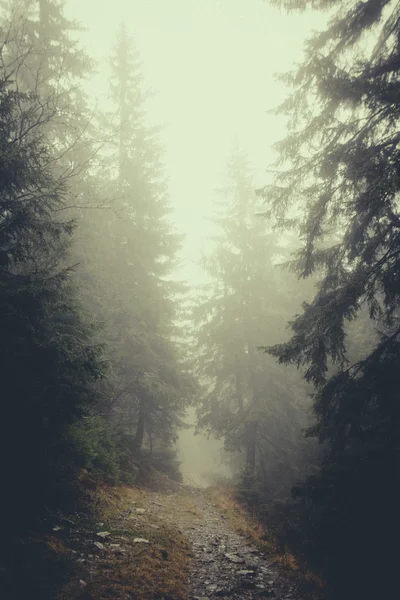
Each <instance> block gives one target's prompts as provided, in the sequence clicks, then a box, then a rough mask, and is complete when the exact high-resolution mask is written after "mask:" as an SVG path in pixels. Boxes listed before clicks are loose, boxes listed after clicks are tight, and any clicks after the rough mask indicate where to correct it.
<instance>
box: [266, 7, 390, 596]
mask: <svg viewBox="0 0 400 600" xmlns="http://www.w3.org/2000/svg"><path fill="white" fill-rule="evenodd" d="M281 4H283V5H284V6H286V7H287V8H289V9H304V8H307V7H309V6H313V7H315V8H321V9H323V8H326V9H328V8H329V9H331V10H332V11H333V16H332V18H331V20H330V22H329V24H328V26H327V28H326V30H325V31H322V32H319V33H316V34H315V35H314V36H313V37H312V38H311V39H310V40H309V41H308V43H307V46H306V56H305V61H304V63H303V64H302V65H301V66H300V67H299V68H298V70H297V71H296V72H295V73H291V74H288V75H287V76H285V77H284V79H285V80H286V81H287V83H288V85H289V86H291V88H292V90H293V91H292V92H291V93H290V95H289V97H288V99H287V100H286V101H285V102H284V103H283V105H282V106H281V107H280V111H281V112H282V113H283V114H286V115H289V116H290V122H289V123H290V124H289V134H288V136H287V138H286V139H285V140H284V141H282V142H281V143H280V144H278V150H279V151H280V170H279V174H278V175H277V177H276V180H275V181H274V182H273V183H272V184H271V185H269V186H266V187H265V188H264V189H263V190H262V196H263V198H264V199H265V201H266V203H267V204H268V205H269V212H271V211H272V212H273V214H274V215H275V216H276V217H277V219H278V221H279V224H280V225H281V226H282V227H287V226H288V225H290V224H295V225H296V226H297V229H298V232H299V235H300V237H301V240H302V248H301V250H300V251H299V252H298V254H297V256H296V257H295V260H294V263H293V266H294V268H295V269H296V270H297V272H298V273H299V275H300V276H301V277H307V276H309V275H310V274H312V273H313V272H315V270H316V269H320V271H321V272H322V273H323V276H322V279H321V282H320V286H319V290H318V292H317V294H316V295H315V297H314V299H313V300H312V302H310V303H305V304H304V305H303V312H302V314H301V315H299V316H297V317H295V319H294V320H293V322H292V323H291V328H292V331H293V335H292V338H291V340H290V341H289V342H287V343H285V344H279V345H275V346H272V347H270V348H269V353H270V354H271V355H273V356H275V357H277V358H278V360H279V361H280V362H281V363H286V364H295V365H297V366H300V367H303V366H304V367H305V368H306V372H305V377H306V379H307V381H309V382H311V383H312V384H313V385H314V387H315V396H314V407H315V413H316V416H317V419H318V423H317V426H316V427H314V428H313V429H312V430H311V431H310V434H313V435H316V436H318V438H319V440H320V441H322V442H327V443H328V444H329V449H330V450H329V452H328V454H327V456H326V458H325V459H324V461H323V463H322V465H321V470H320V471H319V473H318V474H316V475H315V476H313V477H311V478H309V479H307V480H306V481H305V483H304V484H303V485H302V486H300V487H299V488H298V489H297V491H296V493H297V494H298V496H300V497H301V498H303V499H304V503H305V507H306V508H305V512H306V514H307V522H308V523H309V526H308V530H307V532H306V537H307V539H308V547H309V548H311V549H312V552H313V556H314V558H315V561H316V563H317V564H318V565H319V566H320V567H321V568H323V569H324V571H325V573H326V574H327V576H328V578H329V581H330V583H331V585H332V587H333V588H334V589H335V590H336V592H337V593H340V597H342V598H343V597H346V598H347V597H354V596H355V595H356V596H358V597H360V596H362V597H364V598H367V597H368V598H369V597H376V596H380V597H385V598H386V597H389V596H390V593H391V591H392V590H391V586H392V585H393V583H394V582H393V577H392V575H394V571H392V567H393V565H392V557H393V554H392V548H391V547H390V543H389V544H388V537H390V536H389V531H390V530H391V531H392V532H393V539H395V538H396V535H397V533H398V531H399V530H398V528H397V523H398V516H397V509H396V507H395V500H394V499H395V498H396V496H397V492H396V490H398V489H399V486H400V480H399V473H400V471H399V456H400V454H399V453H400V446H399V443H400V419H399V417H400V413H399V403H398V400H397V395H398V394H397V387H398V383H397V373H398V365H399V359H400V340H399V334H400V328H399V322H398V304H399V277H398V271H399V256H400V254H399V252H400V245H399V240H400V237H399V223H400V221H399V206H398V195H399V186H400V179H399V172H398V162H399V132H398V130H399V120H398V112H399V103H398V86H399V84H398V72H399V64H400V63H399V56H400V54H399V49H400V48H399V40H400V37H399V23H400V21H399V6H398V3H397V2H392V1H389V0H384V1H377V0H367V1H365V2H351V3H350V2H344V1H337V2H325V1H324V2H306V1H304V2H303V1H293V2H283V3H281ZM294 216H295V217H296V218H295V219H293V217H294ZM332 239H334V242H332ZM365 310H367V311H368V313H369V319H370V320H371V322H373V323H374V326H375V328H376V331H377V335H376V336H375V337H374V336H373V335H371V333H370V332H371V330H372V326H371V325H370V324H369V323H368V320H369V319H368V318H367V319H366V318H365V316H364V317H363V318H364V323H365V322H367V323H368V324H367V329H366V331H365V333H364V336H363V335H361V337H364V340H365V341H366V342H368V343H367V344H365V350H366V352H364V353H363V352H361V351H359V352H358V353H354V351H353V352H351V353H349V342H350V344H351V333H349V331H348V323H349V322H352V321H354V320H355V319H357V318H358V317H359V315H360V312H361V311H364V313H363V314H364V315H365ZM353 348H354V343H353ZM357 354H358V355H357ZM395 524H396V528H395V530H393V526H394V525H395Z"/></svg>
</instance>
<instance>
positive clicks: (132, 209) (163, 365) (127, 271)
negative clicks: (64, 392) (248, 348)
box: [83, 28, 190, 469]
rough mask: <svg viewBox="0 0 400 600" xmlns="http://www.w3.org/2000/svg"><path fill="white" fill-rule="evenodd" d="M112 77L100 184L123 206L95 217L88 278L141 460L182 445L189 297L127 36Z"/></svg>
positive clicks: (120, 403) (114, 382) (115, 407)
mask: <svg viewBox="0 0 400 600" xmlns="http://www.w3.org/2000/svg"><path fill="white" fill-rule="evenodd" d="M111 67H112V79H111V100H112V101H113V105H114V111H113V112H111V113H110V114H109V115H107V122H108V126H109V131H110V136H109V137H110V144H109V146H108V147H107V149H106V153H105V160H104V165H105V169H104V172H103V176H102V177H100V178H99V181H101V182H102V183H101V185H102V186H103V190H104V191H105V192H104V193H105V195H108V196H113V197H116V198H117V201H116V203H115V207H114V208H115V210H113V211H108V212H107V211H103V213H102V214H100V213H96V214H93V213H91V214H90V215H89V219H88V221H87V226H86V230H85V231H86V232H87V237H85V256H84V263H83V267H84V269H83V272H84V276H85V277H86V278H87V279H86V286H87V289H88V290H90V292H89V295H88V298H87V303H88V305H89V302H90V307H91V310H93V311H94V314H96V316H97V318H98V319H99V320H100V321H101V322H102V323H104V340H105V341H106V343H107V346H108V350H107V352H108V358H109V361H110V366H111V377H110V379H109V382H108V385H109V387H108V391H107V393H108V395H109V397H110V403H109V414H110V416H111V418H112V420H113V422H114V423H115V424H116V426H117V428H118V429H119V430H120V435H121V437H122V440H124V441H123V444H122V445H123V453H124V452H125V454H126V451H127V450H128V453H127V458H129V456H134V457H136V458H137V457H138V456H139V455H140V454H143V452H142V451H143V449H144V448H146V453H147V452H148V453H151V452H152V450H153V447H154V448H157V446H159V447H166V446H169V444H170V443H171V442H173V441H174V439H175V437H176V431H177V427H178V426H179V424H180V422H181V417H182V415H183V413H184V406H185V403H186V399H187V398H188V396H189V394H190V392H189V389H188V385H189V387H190V384H189V380H190V378H189V377H188V376H187V374H186V373H185V369H184V368H183V365H182V364H181V353H180V350H179V348H178V344H177V343H176V340H175V337H176V334H177V328H176V326H175V322H176V315H177V307H178V296H177V294H179V293H181V287H180V286H179V285H178V284H176V283H175V282H173V281H172V279H171V274H172V271H173V269H174V268H175V253H176V250H177V249H178V247H179V243H180V238H179V236H177V235H176V234H174V233H173V232H172V225H171V223H170V222H169V219H168V217H169V214H170V206H169V202H168V198H167V189H166V184H165V181H164V176H163V173H162V165H161V149H160V144H159V141H158V138H157V133H158V131H157V129H156V128H151V127H150V126H148V125H147V122H146V115H145V100H146V92H145V88H144V81H143V77H142V73H141V64H140V59H139V56H138V53H137V52H136V50H135V49H134V46H133V44H132V42H131V40H129V37H128V35H127V33H126V31H125V29H124V28H121V30H120V32H119V34H118V42H117V45H116V49H115V51H114V53H113V55H112V58H111ZM93 292H94V293H93ZM127 468H128V469H129V461H128V462H127Z"/></svg>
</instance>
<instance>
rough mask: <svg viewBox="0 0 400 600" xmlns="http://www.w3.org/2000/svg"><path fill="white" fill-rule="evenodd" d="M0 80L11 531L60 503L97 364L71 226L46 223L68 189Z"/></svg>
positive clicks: (3, 351) (5, 458)
mask: <svg viewBox="0 0 400 600" xmlns="http://www.w3.org/2000/svg"><path fill="white" fill-rule="evenodd" d="M0 78H1V79H0V127H1V135H0V144H1V149H0V186H1V193H0V320H1V331H2V336H1V344H0V364H1V373H2V377H1V379H2V419H1V433H0V440H1V442H0V443H1V452H0V454H1V465H2V468H1V471H2V483H3V486H4V490H5V493H4V494H3V500H5V504H6V507H5V510H4V511H3V512H2V516H3V517H4V518H5V521H6V522H5V523H4V526H7V524H10V522H11V523H12V526H13V527H14V529H15V528H16V522H15V521H14V520H13V519H11V520H10V516H11V515H18V523H19V524H20V525H21V526H23V525H24V524H26V522H27V521H28V520H29V518H30V517H31V516H32V515H37V514H38V513H40V511H42V510H43V508H44V505H45V504H47V505H48V506H50V505H54V504H56V505H59V503H60V502H61V498H60V497H59V496H58V495H57V494H58V492H57V489H58V487H59V486H61V487H63V486H64V485H67V484H68V483H71V478H72V475H73V468H74V467H76V466H77V465H79V464H82V463H81V459H82V457H80V456H79V453H77V449H76V448H74V442H73V438H72V436H71V434H70V427H71V426H72V425H73V424H74V423H76V422H77V421H78V420H79V419H81V418H82V417H83V415H84V414H85V413H86V411H87V410H88V409H89V407H90V406H91V405H92V404H93V403H94V401H95V398H94V392H93V383H94V381H95V380H96V379H98V378H99V377H101V375H102V370H103V367H102V364H101V362H100V360H99V354H100V350H99V348H97V347H95V346H92V345H90V341H89V331H88V328H87V327H86V326H85V324H84V323H83V322H82V319H81V317H80V313H79V307H78V305H77V301H76V295H75V291H74V289H73V287H72V286H71V281H70V279H71V277H70V271H69V270H68V269H66V268H64V267H63V266H62V265H63V263H64V261H65V258H66V254H67V252H68V247H69V244H70V238H71V234H72V231H73V226H74V224H73V222H71V221H69V220H66V221H63V220H62V219H60V218H55V214H60V213H59V212H58V211H60V209H62V208H63V207H64V206H65V205H66V203H68V200H69V191H68V188H67V187H66V185H65V182H64V181H63V180H60V179H57V178H56V177H55V176H54V174H53V172H52V161H51V152H50V146H49V141H48V139H47V138H46V136H45V135H44V134H43V126H45V125H46V123H47V122H48V121H49V119H51V115H49V114H48V113H47V111H46V107H44V106H43V104H42V103H41V101H40V99H39V98H38V97H37V96H35V95H34V94H32V93H24V92H21V91H18V88H17V86H16V84H15V80H14V79H13V76H12V74H10V73H9V72H8V70H7V68H6V65H4V64H3V65H2V69H1V70H0ZM26 490H29V506H28V505H27V503H26V493H25V492H26ZM63 490H64V493H65V488H63Z"/></svg>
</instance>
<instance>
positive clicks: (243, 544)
mask: <svg viewBox="0 0 400 600" xmlns="http://www.w3.org/2000/svg"><path fill="white" fill-rule="evenodd" d="M92 502H94V504H95V505H96V509H95V518H94V519H93V517H91V518H90V519H89V518H88V517H85V516H84V515H82V514H79V513H77V514H75V515H74V514H72V515H69V517H68V518H66V517H62V518H60V519H59V521H58V522H57V521H54V522H53V523H52V524H51V533H49V534H48V535H46V536H45V538H44V539H43V540H42V544H43V542H44V543H45V544H46V547H47V550H48V552H51V553H52V555H53V558H52V561H51V564H52V565H53V566H51V568H50V576H49V574H48V573H47V578H50V580H51V579H52V578H53V579H56V581H54V582H53V583H54V584H55V587H54V586H53V588H52V591H51V590H50V587H52V586H50V587H49V583H51V581H50V582H49V581H48V579H47V580H46V575H44V574H40V577H39V574H37V578H36V579H35V578H34V579H33V581H32V583H31V584H30V585H29V588H30V594H29V597H30V598H31V599H33V598H36V597H37V598H40V600H47V599H49V600H106V599H113V600H211V599H212V600H214V599H217V598H229V599H231V600H239V599H240V600H247V599H256V598H272V599H275V600H289V599H290V600H292V599H293V600H300V598H305V597H306V598H307V600H308V599H309V598H314V597H315V598H316V597H319V596H318V594H314V592H315V591H316V592H318V593H319V591H318V589H317V588H318V584H319V582H318V580H317V579H313V577H312V576H311V575H310V574H308V575H307V573H305V574H304V573H301V576H300V575H299V569H298V565H297V563H296V561H295V560H294V558H293V557H291V556H289V555H283V556H282V555H279V554H277V553H276V552H275V550H274V548H273V545H272V544H271V542H270V541H269V539H268V537H269V536H268V534H266V532H265V530H264V529H263V528H262V527H261V526H260V525H259V524H258V523H257V522H256V521H255V520H253V519H252V518H251V517H250V516H249V515H248V514H246V512H245V511H244V509H243V507H241V506H240V505H238V503H237V502H236V501H235V500H234V498H233V496H232V495H231V493H230V492H229V490H226V489H223V488H217V487H212V488H205V489H202V488H195V487H191V486H186V485H181V484H178V483H175V482H172V481H170V480H169V479H167V478H164V476H162V477H161V478H158V480H157V484H156V485H154V482H153V485H152V486H150V487H140V488H136V487H117V488H110V487H109V486H105V485H100V486H97V487H96V491H95V492H94V493H93V497H92ZM54 557H58V559H59V562H61V564H63V565H64V567H65V566H66V567H67V568H65V569H64V571H63V574H62V577H61V575H59V574H58V573H61V570H60V569H59V568H58V567H57V564H58V563H57V561H55V560H54ZM54 566H56V567H57V568H54ZM21 576H22V574H20V578H21ZM304 582H306V584H307V585H308V587H309V590H310V594H307V595H306V596H304V595H303V594H301V593H300V592H299V590H300V588H303V590H304V585H300V586H299V583H301V584H304ZM310 586H311V587H310ZM56 588H57V592H55V589H56ZM14 589H15V587H14ZM24 597H25V596H24ZM12 598H14V595H13V596H12ZM15 598H18V600H19V596H18V595H17V594H16V595H15ZM21 598H22V596H21ZM10 600H11V596H10Z"/></svg>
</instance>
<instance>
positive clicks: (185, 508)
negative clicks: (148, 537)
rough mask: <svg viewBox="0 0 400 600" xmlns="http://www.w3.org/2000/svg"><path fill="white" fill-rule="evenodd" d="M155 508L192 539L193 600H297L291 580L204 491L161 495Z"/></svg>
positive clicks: (154, 505) (191, 489) (190, 599)
mask: <svg viewBox="0 0 400 600" xmlns="http://www.w3.org/2000/svg"><path fill="white" fill-rule="evenodd" d="M152 510H153V511H154V512H156V513H158V515H159V516H160V517H161V518H163V519H164V520H166V521H167V522H169V523H170V524H173V525H174V526H175V527H177V528H178V529H179V530H180V531H181V532H183V533H184V534H185V535H186V536H187V537H188V539H189V540H190V543H191V545H192V555H193V556H192V562H191V575H190V582H189V600H212V599H215V598H229V599H231V600H253V599H259V598H272V599H275V600H294V594H293V588H292V586H291V584H290V582H289V581H288V580H287V579H286V578H285V577H283V576H282V575H281V574H280V572H279V570H278V568H277V567H276V566H275V565H274V564H272V562H271V558H269V556H268V555H267V554H265V553H263V552H260V551H259V550H258V549H257V547H256V546H255V545H253V544H252V543H251V542H249V541H248V540H246V539H245V538H244V537H242V536H241V535H239V534H238V533H236V532H235V531H234V529H233V527H232V524H231V523H230V522H229V520H228V519H227V518H226V516H225V515H224V514H222V513H221V512H220V511H219V510H218V508H217V507H216V506H215V505H214V504H212V503H211V502H210V500H209V498H207V495H206V493H205V492H204V491H203V490H202V489H199V488H190V487H189V486H182V488H181V491H179V492H177V493H173V494H170V495H167V496H166V495H160V496H158V497H157V498H155V499H154V502H153V506H152Z"/></svg>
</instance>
